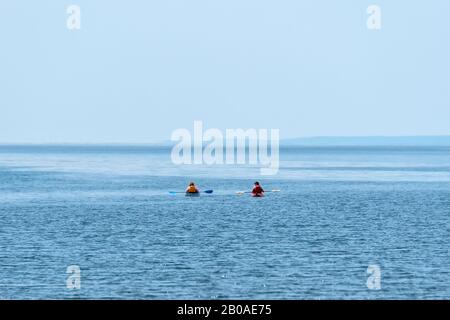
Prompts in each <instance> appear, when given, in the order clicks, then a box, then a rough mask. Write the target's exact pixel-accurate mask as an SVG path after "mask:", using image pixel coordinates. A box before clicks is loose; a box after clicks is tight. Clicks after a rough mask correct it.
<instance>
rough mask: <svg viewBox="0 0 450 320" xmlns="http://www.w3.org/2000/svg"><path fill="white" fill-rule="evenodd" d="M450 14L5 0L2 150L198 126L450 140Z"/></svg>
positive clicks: (384, 5) (439, 5)
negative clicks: (72, 16)
mask: <svg viewBox="0 0 450 320" xmlns="http://www.w3.org/2000/svg"><path fill="white" fill-rule="evenodd" d="M70 4H77V5H79V6H80V7H81V10H82V12H81V28H82V29H81V30H79V31H69V30H68V29H67V27H66V19H67V17H68V15H67V14H66V8H67V6H68V5H70ZM370 4H377V5H379V6H380V7H381V9H382V29H381V30H380V31H370V30H368V29H367V27H366V20H367V18H368V15H367V14H366V9H367V7H368V6H369V5H370ZM449 12H450V1H448V0H431V1H430V0H427V1H425V0H418V1H406V0H404V1H401V0H399V1H392V0H379V1H365V0H358V1H356V0H341V1H336V0H327V1H324V0H309V1H301V0H276V1H275V0H271V1H268V0H164V1H156V0H155V1H149V0H145V1H144V0H141V1H138V0H134V1H133V0H131V1H130V0H129V1H125V0H117V1H113V0H108V1H107V0H95V1H93V0H89V1H88V0H72V1H55V0H45V1H44V0H40V1H39V0H37V1H29V0H27V1H25V0H3V1H1V2H0V39H1V45H0V142H141V143H142V142H144V143H145V142H152V141H157V140H167V139H169V138H170V134H171V132H172V131H173V130H174V129H176V128H181V127H186V128H191V127H192V125H193V121H194V120H203V121H204V123H205V126H206V127H208V128H209V127H217V128H221V129H224V128H279V129H280V133H281V136H282V138H288V137H297V136H318V135H331V136H334V135H421V134H430V135H434V134H450V79H449V77H450V58H449V57H450V22H449V21H448V18H447V17H448V14H449Z"/></svg>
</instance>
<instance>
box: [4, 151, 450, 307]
mask: <svg viewBox="0 0 450 320" xmlns="http://www.w3.org/2000/svg"><path fill="white" fill-rule="evenodd" d="M255 179H257V180H260V181H261V183H262V184H263V187H264V188H265V189H267V190H270V189H280V190H281V192H279V193H271V194H267V196H266V197H265V198H252V197H250V196H248V195H244V196H238V195H236V194H235V192H236V191H240V190H248V189H250V188H251V186H252V183H253V182H254V180H255ZM191 180H193V181H195V182H196V183H197V184H198V185H199V186H200V188H202V189H214V194H212V195H202V196H201V197H199V198H186V197H184V196H183V195H175V196H174V195H170V194H169V191H171V190H174V191H182V190H184V188H185V186H186V184H187V183H188V182H189V181H191ZM449 248H450V148H448V147H447V148H446V147H334V148H332V147H304V148H301V147H291V148H287V149H282V150H281V168H280V172H279V174H278V175H276V176H273V177H261V176H260V175H259V168H258V167H248V166H240V167H238V166H219V167H217V166H212V167H208V166H181V167H179V166H174V165H173V164H172V163H171V160H170V149H169V148H165V147H143V146H0V299H61V298H62V299H85V298H89V299H91V298H92V299H94V298H95V299H112V298H118V299H240V298H242V299H350V298H356V299H431V298H437V299H450V255H449ZM70 265H77V266H79V267H80V269H81V288H80V289H79V290H71V289H68V288H67V287H66V280H67V278H68V276H69V275H68V274H67V273H66V270H67V267H68V266H70ZM369 265H377V266H379V268H380V270H381V277H380V280H381V288H380V289H379V290H370V289H369V288H368V287H367V283H366V282H367V279H368V277H369V276H370V274H368V273H367V268H368V266H369Z"/></svg>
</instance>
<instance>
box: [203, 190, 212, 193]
mask: <svg viewBox="0 0 450 320" xmlns="http://www.w3.org/2000/svg"><path fill="white" fill-rule="evenodd" d="M203 192H204V193H213V192H214V190H205V191H203Z"/></svg>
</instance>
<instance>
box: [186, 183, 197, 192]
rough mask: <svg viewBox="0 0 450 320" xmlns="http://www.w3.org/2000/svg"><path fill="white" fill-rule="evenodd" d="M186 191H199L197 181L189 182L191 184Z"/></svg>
mask: <svg viewBox="0 0 450 320" xmlns="http://www.w3.org/2000/svg"><path fill="white" fill-rule="evenodd" d="M186 193H199V191H198V189H197V187H196V186H195V183H193V182H191V183H189V186H188V187H187V189H186Z"/></svg>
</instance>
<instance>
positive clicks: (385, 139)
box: [280, 136, 450, 146]
mask: <svg viewBox="0 0 450 320" xmlns="http://www.w3.org/2000/svg"><path fill="white" fill-rule="evenodd" d="M280 144H281V145H282V146H450V136H354V137H351V136H349V137H326V136H324V137H304V138H293V139H282V140H281V142H280Z"/></svg>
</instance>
